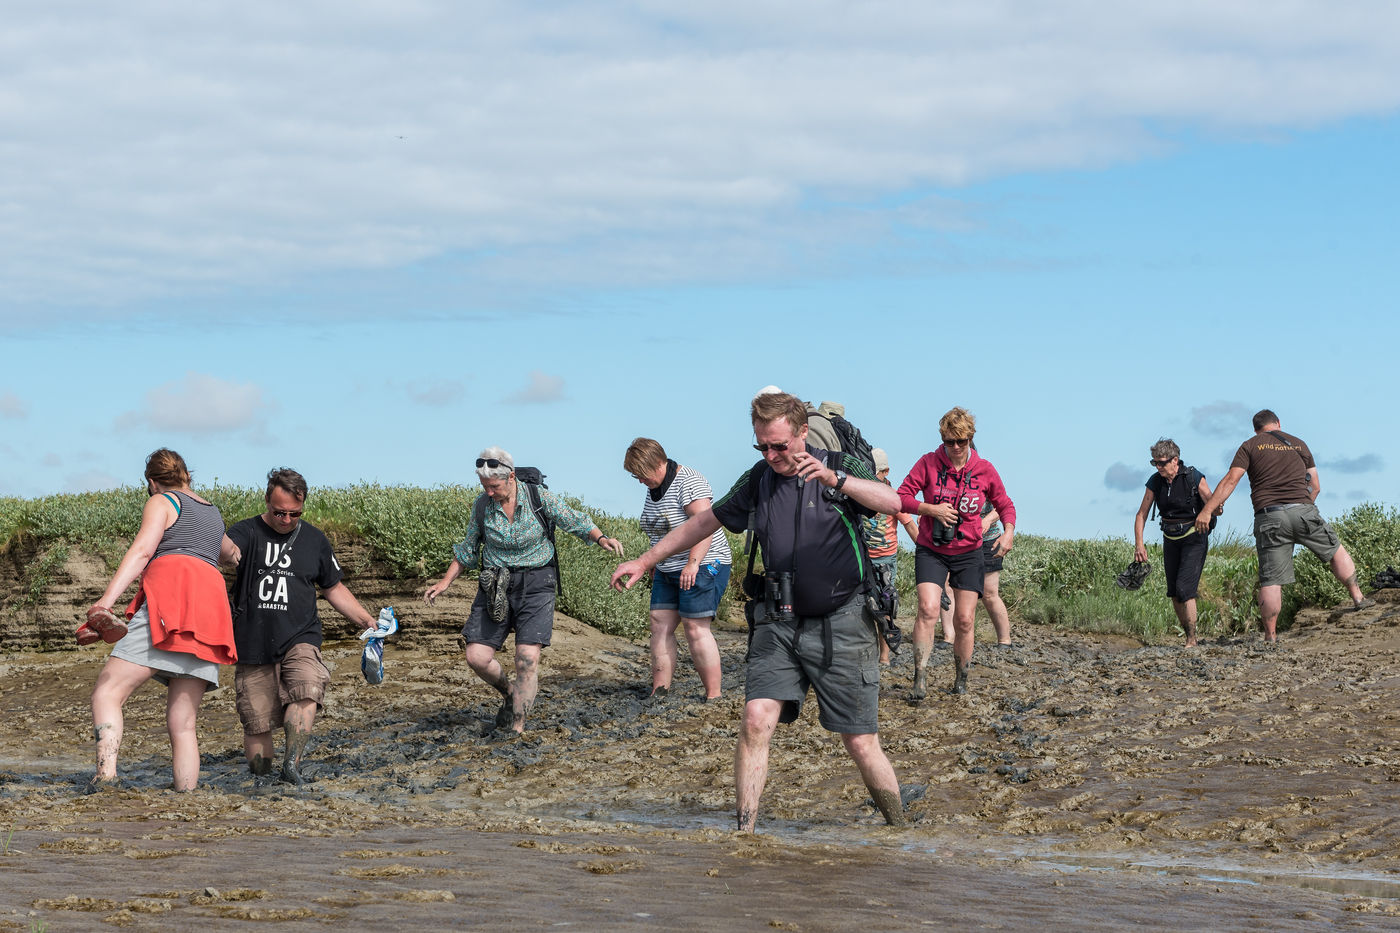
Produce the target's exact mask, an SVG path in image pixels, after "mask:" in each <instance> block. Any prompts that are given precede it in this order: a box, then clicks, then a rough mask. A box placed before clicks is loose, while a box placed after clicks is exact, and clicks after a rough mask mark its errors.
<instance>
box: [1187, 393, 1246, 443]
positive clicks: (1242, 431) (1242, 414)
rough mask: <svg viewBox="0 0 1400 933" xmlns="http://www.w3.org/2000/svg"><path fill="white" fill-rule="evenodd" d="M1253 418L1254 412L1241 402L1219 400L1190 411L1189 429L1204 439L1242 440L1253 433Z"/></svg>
mask: <svg viewBox="0 0 1400 933" xmlns="http://www.w3.org/2000/svg"><path fill="white" fill-rule="evenodd" d="M1253 417H1254V412H1253V411H1251V410H1250V409H1249V408H1247V407H1245V405H1244V403H1243V402H1227V401H1224V400H1221V401H1218V402H1211V403H1210V404H1209V405H1202V406H1200V407H1199V408H1193V409H1191V427H1192V428H1194V429H1195V430H1197V431H1199V432H1200V433H1202V434H1204V435H1205V436H1206V437H1235V436H1236V435H1238V436H1239V437H1240V439H1241V440H1243V439H1244V438H1245V437H1247V436H1249V435H1250V434H1251V433H1253V431H1254V426H1253V421H1252V420H1251V419H1252V418H1253ZM1232 455H1233V454H1232Z"/></svg>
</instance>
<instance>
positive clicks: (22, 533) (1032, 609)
mask: <svg viewBox="0 0 1400 933" xmlns="http://www.w3.org/2000/svg"><path fill="white" fill-rule="evenodd" d="M199 492H200V494H201V495H203V496H205V497H206V498H208V499H209V500H210V501H212V502H214V503H215V504H216V505H218V506H219V508H220V509H221V510H222V511H223V513H224V516H225V518H226V519H228V520H229V521H234V520H237V519H241V518H244V517H247V516H249V515H254V514H257V513H259V512H261V511H262V509H263V500H262V490H261V489H255V488H240V487H234V486H221V485H214V486H210V487H207V488H202V489H200V490H199ZM478 492H479V489H477V488H475V487H465V486H441V487H437V488H433V489H421V488H413V487H402V486H379V485H375V484H365V485H357V486H350V487H345V488H338V489H313V490H312V494H311V496H310V498H309V499H308V500H307V508H306V517H307V519H308V520H310V521H311V522H313V523H314V524H316V525H317V526H318V527H321V528H323V529H325V530H326V531H327V532H329V533H331V534H333V535H335V536H337V537H354V538H358V539H362V540H363V541H364V542H365V543H366V544H368V545H369V547H370V548H371V549H372V550H373V552H374V553H375V555H376V557H377V558H379V559H380V560H383V561H384V562H385V564H386V565H387V566H388V568H389V571H390V573H392V574H393V575H395V576H398V577H403V578H407V579H414V580H423V581H426V580H429V579H432V578H435V577H437V576H438V575H439V574H441V573H442V571H443V570H444V569H446V567H447V565H448V563H450V562H451V559H452V545H453V544H454V543H455V542H457V541H459V540H460V539H461V537H462V535H463V532H464V530H465V528H466V525H467V522H469V521H470V520H471V510H472V503H473V501H475V499H476V496H477V494H478ZM566 498H567V497H566ZM145 501H146V495H145V491H144V490H142V489H135V488H127V489H119V490H115V491H112V492H103V493H84V494H80V495H61V496H47V497H44V498H42V499H12V498H4V499H0V552H4V551H7V550H8V549H10V548H12V547H13V546H15V544H16V542H18V541H21V540H23V539H26V538H28V539H34V540H35V541H36V542H37V543H38V544H39V547H38V549H37V553H38V554H39V556H38V558H37V559H35V560H32V561H29V562H28V563H27V564H26V566H25V568H24V572H25V578H24V580H23V581H22V586H21V588H20V589H21V595H20V596H19V597H18V600H19V601H22V602H24V603H30V602H32V601H36V600H37V599H39V598H40V596H41V595H42V592H43V590H44V588H45V587H46V586H47V585H48V582H49V579H50V578H51V576H52V573H53V571H54V570H55V569H56V568H57V567H59V566H61V565H62V563H63V562H64V561H65V560H66V559H67V556H68V553H69V551H70V549H72V548H78V549H81V550H85V551H90V552H92V553H95V554H97V555H99V556H101V557H102V558H103V559H104V560H106V561H107V563H108V565H109V566H111V567H115V566H116V563H117V561H119V560H120V558H121V555H122V553H123V552H124V551H125V548H126V546H127V544H129V543H130V541H131V538H132V537H133V536H134V535H135V533H136V530H137V528H138V527H139V525H140V520H141V508H142V506H143V505H144V504H145ZM569 501H570V502H571V503H572V504H573V505H575V506H578V507H582V508H584V509H585V511H587V512H589V514H591V515H592V516H593V518H594V520H595V521H597V522H598V523H599V526H600V527H601V528H602V529H603V530H604V531H605V532H607V533H608V534H609V535H611V536H615V537H617V538H619V539H620V540H621V541H622V542H623V543H624V545H625V547H626V549H627V554H628V555H629V556H635V555H637V554H639V553H641V552H642V550H644V549H645V548H646V546H647V539H646V536H645V535H643V534H642V532H641V530H640V528H639V527H638V525H637V519H636V516H633V515H625V516H619V515H609V514H606V513H601V512H598V511H597V510H593V509H588V508H587V507H586V506H585V505H584V504H583V503H581V502H580V501H579V500H576V499H569ZM1333 527H1334V528H1335V529H1336V531H1337V533H1338V534H1339V535H1340V536H1341V538H1342V541H1343V542H1345V543H1346V545H1347V548H1348V550H1349V551H1350V552H1351V554H1352V556H1353V557H1354V558H1355V559H1356V563H1357V570H1358V572H1359V574H1360V578H1361V581H1362V585H1363V587H1365V586H1366V582H1367V581H1369V580H1370V579H1371V578H1372V576H1373V575H1374V574H1375V573H1376V572H1377V571H1379V570H1382V569H1384V568H1385V566H1386V565H1387V564H1400V513H1397V511H1396V510H1394V509H1391V510H1389V511H1387V510H1385V509H1383V508H1382V507H1380V506H1378V505H1373V504H1366V505H1361V506H1358V507H1356V508H1354V509H1352V510H1351V511H1349V512H1347V513H1346V514H1345V515H1343V516H1342V517H1341V518H1339V519H1337V520H1336V521H1335V522H1333ZM730 543H731V544H732V546H733V548H734V554H735V566H734V572H733V575H732V577H731V582H730V589H729V593H728V594H726V600H725V604H724V605H723V606H721V612H722V613H723V612H725V611H726V610H727V609H728V607H729V606H731V605H733V604H734V602H735V601H736V598H737V594H738V586H739V581H740V578H741V577H742V576H743V570H744V559H743V557H742V555H741V552H740V544H741V541H740V538H739V537H738V536H730ZM1148 551H1149V555H1150V559H1151V561H1152V564H1153V573H1152V575H1151V576H1149V577H1148V579H1147V583H1146V584H1145V585H1144V586H1143V588H1142V589H1141V590H1138V591H1136V592H1128V591H1125V590H1121V589H1119V588H1118V587H1117V586H1115V585H1114V578H1115V577H1116V576H1117V574H1118V572H1119V571H1120V570H1122V569H1123V568H1124V567H1125V566H1127V564H1128V562H1129V561H1131V560H1132V557H1133V553H1132V544H1131V542H1129V541H1127V540H1126V539H1121V538H1119V539H1114V538H1107V539H1097V540H1060V539H1054V538H1042V537H1037V536H1035V535H1026V534H1022V535H1018V536H1017V538H1016V548H1015V550H1014V551H1012V553H1011V554H1010V555H1009V556H1008V558H1007V561H1006V568H1005V570H1004V571H1003V573H1002V583H1001V588H1002V595H1003V598H1005V600H1006V603H1007V606H1008V607H1009V608H1010V610H1011V612H1012V615H1013V617H1015V618H1016V619H1017V620H1018V622H1020V623H1022V624H1024V623H1027V622H1029V623H1034V624H1042V625H1055V626H1061V627H1064V628H1069V629H1074V630H1078V631H1097V632H1115V633H1121V634H1125V635H1131V636H1133V637H1136V638H1140V639H1142V640H1143V641H1145V642H1149V643H1151V642H1163V641H1171V640H1172V639H1174V638H1175V637H1177V634H1178V631H1179V630H1178V627H1177V623H1176V617H1175V614H1174V613H1173V612H1172V608H1171V605H1170V604H1169V603H1168V602H1167V598H1166V582H1165V579H1164V578H1163V575H1162V552H1161V548H1160V546H1155V545H1154V546H1150V547H1149V548H1148ZM559 555H560V564H561V569H562V575H563V586H564V595H563V598H562V599H561V600H560V604H559V609H560V611H562V612H565V613H568V614H569V615H572V616H574V617H575V618H578V619H581V620H582V621H584V622H587V623H589V624H590V625H593V626H595V627H597V628H598V629H600V630H602V631H605V632H609V633H612V634H617V635H623V636H626V637H629V638H641V637H644V636H645V635H646V632H647V628H648V625H647V605H648V602H649V592H648V589H647V586H646V585H645V583H643V584H639V585H638V586H636V587H635V588H633V589H632V590H631V591H629V592H627V593H623V594H618V593H614V592H612V591H611V590H610V589H609V588H608V586H607V582H608V578H609V576H610V575H611V573H612V570H613V567H614V566H615V564H616V561H615V559H614V558H613V557H612V555H610V554H608V553H606V552H604V551H603V550H601V549H600V548H597V547H591V546H587V545H585V544H583V543H582V542H580V541H578V540H577V539H576V538H573V537H572V536H569V535H561V536H560V538H559ZM1296 565H1297V575H1298V582H1297V584H1296V585H1295V586H1291V587H1285V589H1284V608H1283V617H1282V619H1281V620H1280V625H1281V627H1283V628H1286V627H1287V626H1288V625H1289V624H1290V622H1291V620H1292V618H1293V615H1294V613H1295V612H1296V611H1297V609H1298V608H1299V607H1301V606H1305V605H1336V604H1340V603H1342V602H1345V600H1346V593H1345V590H1344V589H1343V588H1342V587H1341V585H1340V584H1338V583H1337V581H1336V580H1335V579H1333V577H1332V575H1331V573H1330V572H1329V571H1328V569H1327V567H1326V566H1324V565H1323V564H1322V563H1321V562H1320V561H1318V560H1317V559H1316V558H1315V557H1313V556H1312V555H1311V554H1309V553H1307V552H1306V551H1304V552H1302V553H1300V554H1299V555H1298V557H1297V560H1296ZM1257 573H1258V565H1257V561H1256V558H1255V554H1254V547H1253V542H1252V540H1250V539H1248V538H1234V539H1231V538H1230V537H1228V536H1225V535H1219V534H1218V535H1216V536H1215V540H1214V541H1212V545H1211V550H1210V555H1209V557H1208V558H1207V561H1206V569H1205V573H1204V575H1203V576H1202V580H1201V597H1200V600H1199V619H1200V621H1199V627H1200V633H1201V635H1202V636H1205V637H1211V636H1215V635H1224V634H1234V633H1238V632H1243V631H1247V630H1249V629H1251V628H1252V627H1253V626H1254V625H1255V624H1256V623H1257V620H1258V607H1257V603H1256V601H1255V594H1254V586H1255V580H1256V577H1257ZM897 585H898V587H899V590H900V596H901V605H902V606H903V607H905V608H904V609H903V613H902V615H903V620H904V622H905V624H906V627H907V624H908V622H909V620H910V619H911V618H912V616H913V607H914V605H915V600H914V594H913V589H914V568H913V558H912V556H911V555H910V554H908V553H907V552H902V553H901V555H900V559H899V573H898V576H897ZM15 601H16V600H14V599H12V601H11V602H12V603H14V602H15Z"/></svg>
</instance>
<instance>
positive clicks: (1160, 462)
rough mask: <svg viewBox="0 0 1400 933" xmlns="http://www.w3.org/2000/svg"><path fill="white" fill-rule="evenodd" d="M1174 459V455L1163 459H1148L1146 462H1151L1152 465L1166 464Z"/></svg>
mask: <svg viewBox="0 0 1400 933" xmlns="http://www.w3.org/2000/svg"><path fill="white" fill-rule="evenodd" d="M1175 459H1176V458H1175V457H1168V458H1167V459H1165V460H1149V461H1147V462H1148V463H1150V464H1152V465H1153V466H1166V465H1167V464H1168V463H1171V462H1172V461H1173V460H1175Z"/></svg>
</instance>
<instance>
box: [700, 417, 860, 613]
mask: <svg viewBox="0 0 1400 933" xmlns="http://www.w3.org/2000/svg"><path fill="white" fill-rule="evenodd" d="M807 452H808V453H810V454H811V455H812V456H813V457H816V458H817V459H819V460H820V459H822V458H823V457H825V456H826V451H824V450H820V449H818V448H814V447H812V446H811V445H810V444H809V445H808V446H807ZM839 456H840V457H841V460H842V463H843V465H842V469H844V470H845V471H846V472H847V473H849V474H850V475H851V476H853V477H858V478H860V479H874V477H872V476H871V475H870V472H869V471H868V470H867V469H866V468H865V466H864V464H862V463H861V462H860V461H859V460H857V459H856V458H855V457H852V456H850V455H848V454H840V455H839ZM764 466H765V467H766V466H767V464H766V463H765V464H764ZM753 472H754V471H753V470H752V469H750V470H747V471H745V472H744V475H743V476H741V477H739V481H738V482H736V483H735V484H734V487H733V488H732V489H730V490H729V492H727V493H725V495H724V497H723V498H721V499H720V500H719V501H718V502H716V503H715V504H714V505H713V506H712V508H713V509H714V513H715V518H717V519H719V521H720V524H722V525H724V527H726V528H728V529H729V530H730V531H732V532H735V533H736V534H737V533H739V532H742V531H744V530H745V529H746V528H748V526H749V512H750V510H752V509H755V508H757V512H756V514H755V516H754V520H755V526H754V533H755V534H756V535H757V537H758V543H759V545H760V546H761V547H762V548H763V566H764V567H765V568H766V569H768V570H775V571H792V573H793V585H792V604H793V611H794V612H796V613H797V614H798V615H799V616H819V615H826V614H827V613H830V612H834V611H835V610H837V609H839V608H840V607H841V606H843V605H845V604H846V602H847V601H848V600H849V599H850V598H851V596H852V595H854V594H855V593H856V592H857V591H859V590H860V588H861V581H862V580H863V579H864V577H863V574H864V572H865V570H864V568H865V562H866V555H865V539H864V537H863V535H862V533H861V530H860V528H859V527H857V526H853V525H852V524H851V523H850V520H849V519H848V518H847V516H846V515H844V514H843V513H842V510H841V509H839V508H838V507H837V506H836V504H835V502H834V501H833V500H832V498H831V497H830V496H829V495H828V492H829V491H828V490H827V488H826V487H825V486H823V485H822V484H821V483H818V482H803V483H799V482H798V481H797V477H795V476H779V475H778V474H777V473H775V472H774V471H773V470H772V469H771V468H768V469H760V470H759V471H758V474H759V476H758V482H757V484H756V488H755V484H753V483H750V482H749V477H750V475H752V473H753ZM847 504H848V505H849V506H850V507H852V508H853V509H854V510H855V511H856V513H857V514H858V515H861V516H867V515H872V514H874V513H873V512H871V511H870V510H869V509H866V508H864V507H863V506H860V505H857V504H856V503H855V502H854V501H849V502H848V503H847Z"/></svg>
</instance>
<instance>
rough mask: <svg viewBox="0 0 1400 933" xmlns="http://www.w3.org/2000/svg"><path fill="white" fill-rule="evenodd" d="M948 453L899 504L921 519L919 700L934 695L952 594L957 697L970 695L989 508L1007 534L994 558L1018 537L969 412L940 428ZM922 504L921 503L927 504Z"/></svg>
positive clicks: (957, 412) (928, 457)
mask: <svg viewBox="0 0 1400 933" xmlns="http://www.w3.org/2000/svg"><path fill="white" fill-rule="evenodd" d="M938 431H939V434H941V435H942V437H943V445H942V446H941V447H939V448H938V449H937V450H935V451H933V452H931V453H927V454H924V455H923V456H922V457H920V458H919V462H918V463H915V464H914V468H913V469H912V470H910V471H909V475H908V476H906V477H905V478H904V482H903V483H900V485H899V499H900V502H901V503H902V508H903V510H904V511H906V512H912V513H915V514H917V515H918V516H919V537H918V540H917V541H916V546H915V549H914V580H915V583H916V587H915V592H916V593H917V594H918V598H919V612H918V617H917V618H916V620H915V622H914V690H913V694H912V696H913V698H914V699H916V700H921V699H923V698H924V697H925V696H927V695H928V689H927V676H928V658H929V654H930V653H932V651H933V637H934V631H935V628H936V626H937V625H938V610H939V602H940V600H941V599H942V597H943V591H944V589H945V588H950V589H952V591H953V630H954V638H953V663H954V664H955V665H956V675H955V677H954V680H953V687H952V692H953V693H966V692H967V668H968V665H969V664H970V663H971V662H972V624H973V621H974V619H975V618H976V613H977V600H978V598H979V597H981V595H982V578H983V571H982V503H983V502H984V501H990V502H991V503H992V505H993V506H995V507H996V510H997V514H998V515H1000V516H1001V522H1002V527H1003V528H1004V529H1005V530H1004V531H1003V532H1002V535H1001V537H1000V538H999V539H998V540H997V542H996V545H995V547H994V549H993V553H994V554H995V555H996V556H998V557H1000V556H1002V555H1004V554H1006V552H1007V551H1010V550H1011V545H1012V542H1013V541H1014V539H1015V534H1016V506H1015V504H1014V503H1013V502H1012V501H1011V497H1010V496H1008V495H1007V494H1006V487H1005V486H1003V485H1002V482H1001V477H1000V476H999V475H997V471H996V468H995V467H993V466H992V465H991V463H990V462H988V461H986V460H983V459H982V458H981V457H980V456H978V454H977V451H975V450H973V449H972V436H973V435H974V434H976V433H977V421H976V419H975V418H973V417H972V414H971V413H970V412H969V411H968V410H967V409H965V408H954V409H952V410H951V411H949V412H948V413H947V414H946V415H944V416H943V417H942V418H941V419H940V420H939V422H938ZM921 499H922V501H920V500H921Z"/></svg>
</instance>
